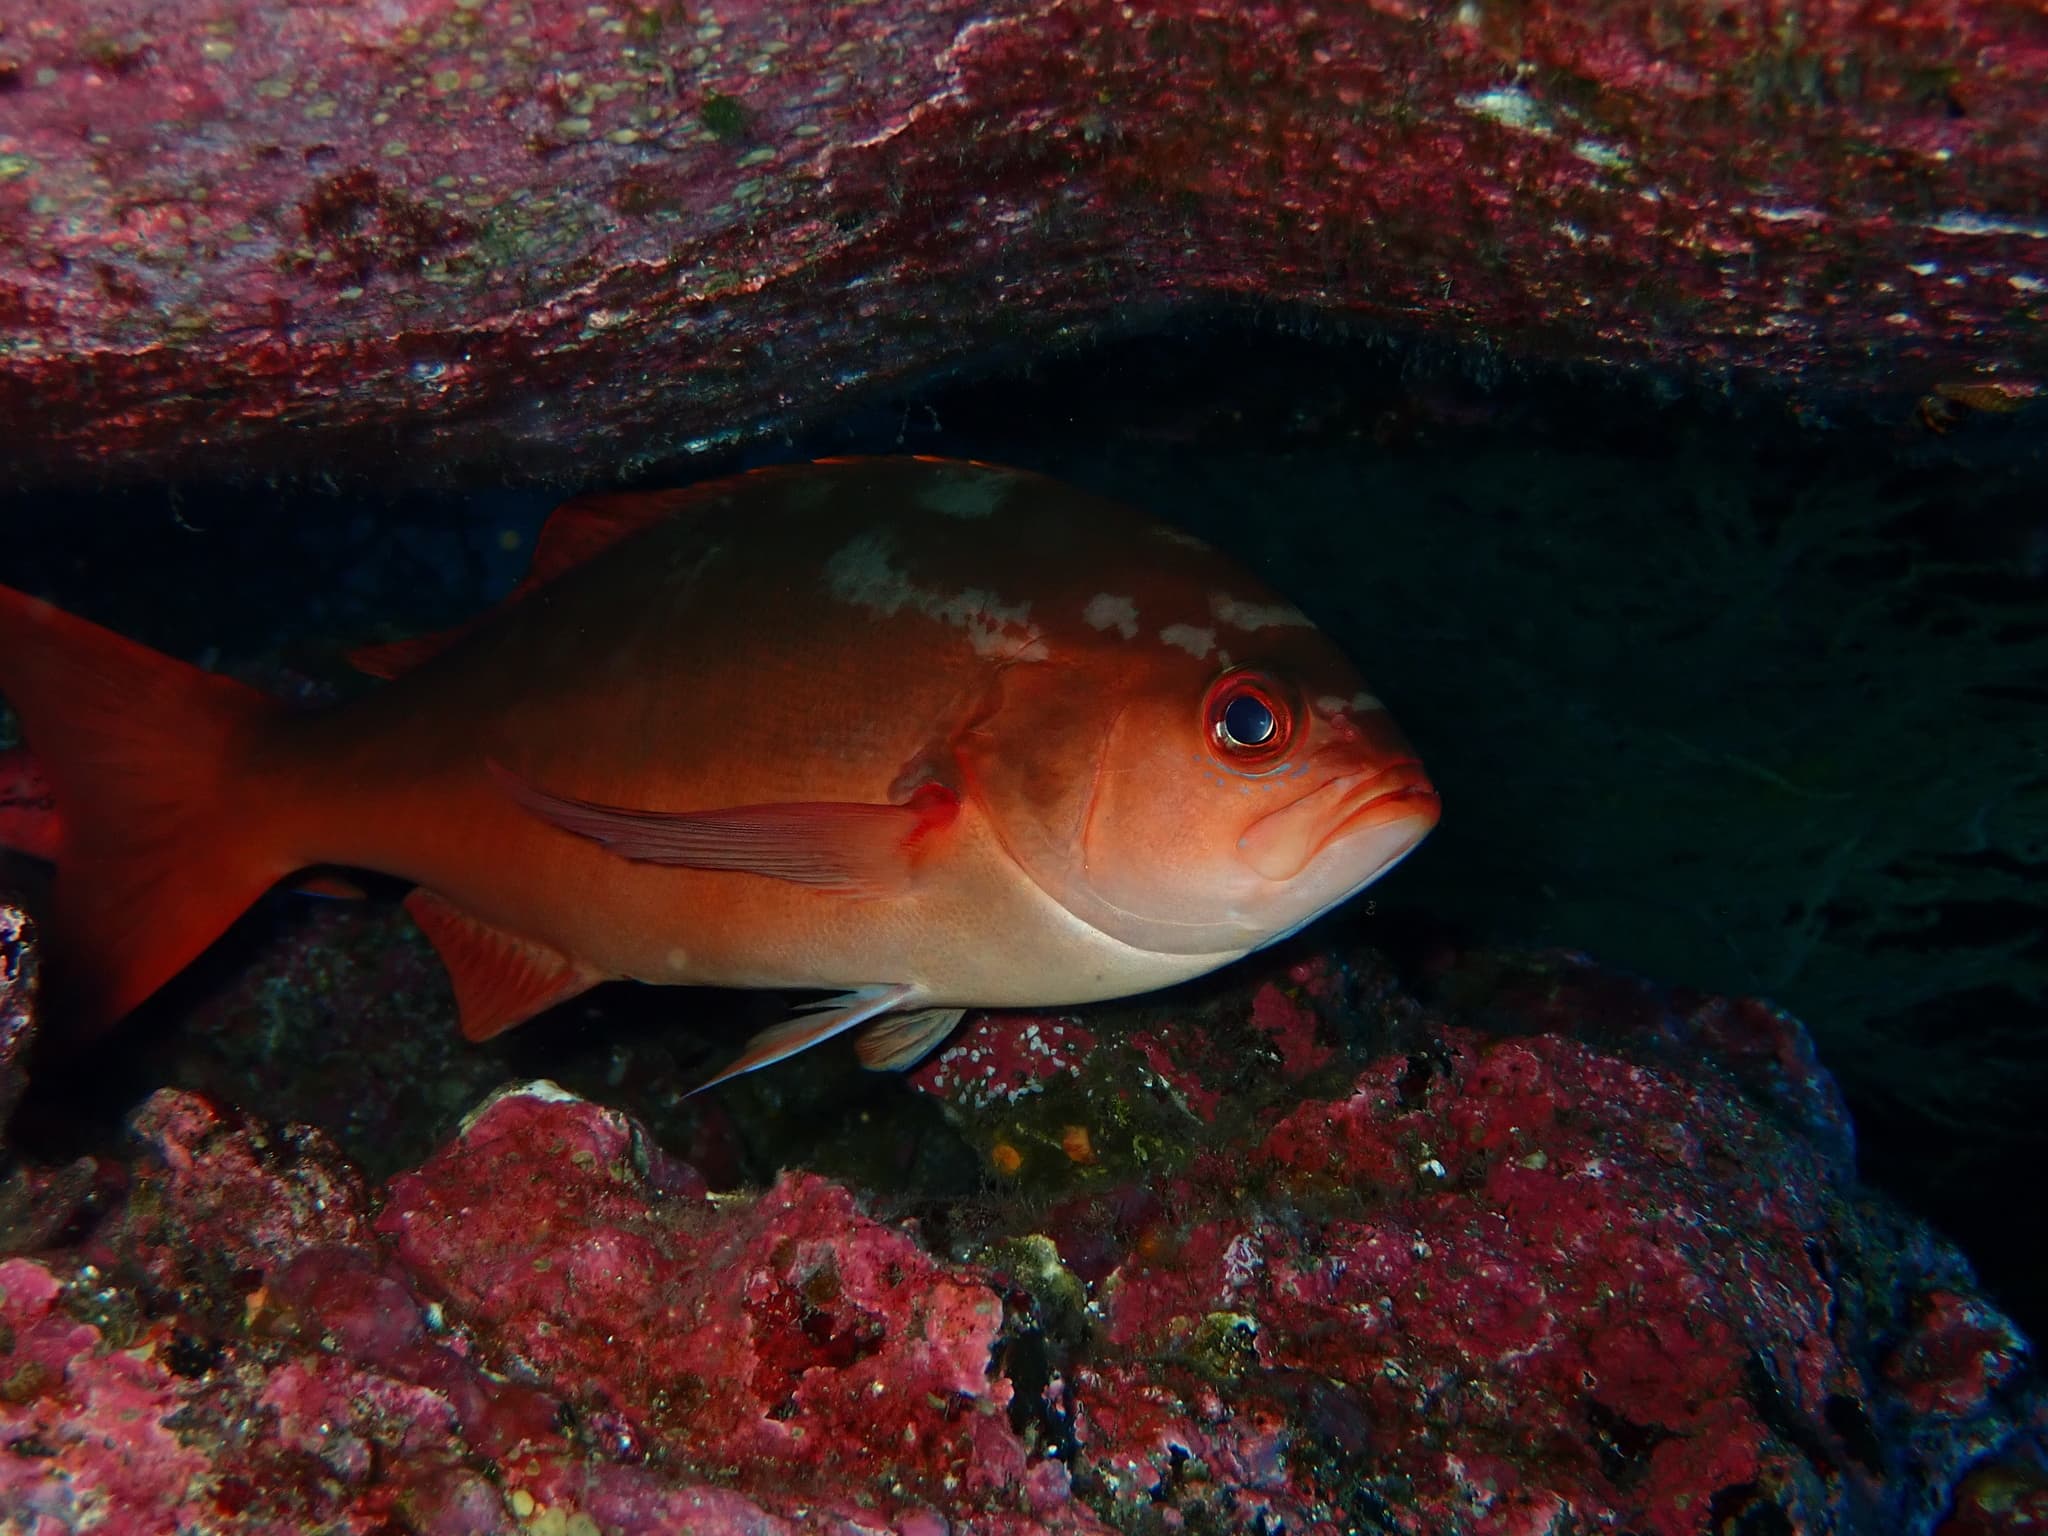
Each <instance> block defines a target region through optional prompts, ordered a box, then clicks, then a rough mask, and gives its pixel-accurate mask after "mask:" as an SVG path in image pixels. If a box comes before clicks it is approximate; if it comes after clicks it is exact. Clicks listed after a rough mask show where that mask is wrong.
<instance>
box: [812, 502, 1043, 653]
mask: <svg viewBox="0 0 2048 1536" xmlns="http://www.w3.org/2000/svg"><path fill="white" fill-rule="evenodd" d="M893 549H894V541H893V540H892V539H891V538H890V536H889V535H888V534H887V533H886V532H880V531H878V532H872V533H863V534H861V535H859V536H858V537H857V538H855V539H853V540H852V541H851V542H850V543H848V544H847V545H846V546H845V547H844V548H842V549H841V550H840V551H839V552H838V553H837V554H835V555H833V556H832V558H831V559H829V560H827V561H826V562H825V586H826V589H827V590H828V591H830V592H831V594H832V595H833V596H834V597H836V598H839V599H840V600H841V601H842V602H848V603H857V604H858V605H860V606H861V607H863V608H865V609H867V610H868V611H869V612H871V613H874V614H877V615H879V616H881V617H882V618H893V617H895V615H897V614H899V613H901V612H902V611H903V610H904V609H906V608H908V609H910V610H911V611H912V612H914V613H921V614H923V615H924V616H925V617H926V618H931V619H937V620H938V621H939V622H940V623H942V624H950V625H952V626H953V627H954V628H955V629H961V630H965V631H966V632H967V640H968V643H969V644H970V645H972V646H973V647H974V650H975V654H976V655H978V656H995V657H999V658H1001V659H1003V660H1005V661H1044V660H1046V659H1048V658H1049V657H1050V656H1051V654H1052V653H1051V652H1050V651H1049V650H1047V649H1046V644H1045V638H1044V636H1043V635H1042V634H1041V633H1040V632H1039V629H1038V626H1037V625H1035V624H1033V623H1032V622H1031V605H1030V604H1029V603H1005V602H1003V601H1002V600H1001V599H1000V598H998V597H997V596H996V595H995V594H994V593H993V592H984V591H983V590H982V589H981V588H979V587H969V588H968V589H967V590H966V591H964V592H954V593H946V592H941V591H940V590H939V589H937V588H936V587H926V586H920V585H919V584H918V583H917V582H916V581H914V580H912V579H911V576H910V573H909V572H908V571H906V570H904V569H903V568H902V567H901V566H899V565H896V564H894V563H893V562H892V561H891V560H890V558H889V556H890V554H891V553H892V551H893Z"/></svg>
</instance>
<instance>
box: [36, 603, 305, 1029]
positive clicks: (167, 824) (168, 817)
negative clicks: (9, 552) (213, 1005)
mask: <svg viewBox="0 0 2048 1536" xmlns="http://www.w3.org/2000/svg"><path fill="white" fill-rule="evenodd" d="M0 696H4V697H5V698H6V700H7V702H8V703H9V704H11V705H12V706H13V707H14V710H15V712H16V713H17V714H18V715H19V716H20V717H21V723H22V734H23V736H24V737H25V738H26V739H27V742H28V745H29V747H30V748H31V750H33V751H34V753H35V754H36V759H37V760H38V761H39V762H40V763H41V765H42V770H43V773H44V774H45V776H46V777H47V778H48V780H49V784H50V789H51V792H52V795H53V797H54V799H55V801H56V805H57V808H58V810H59V812H60V813H61V814H60V817H59V824H58V828H57V832H56V848H55V850H54V852H55V854H56V860H57V882H56V896H55V911H54V913H53V915H52V921H51V923H50V949H51V961H52V963H51V965H50V966H49V968H48V970H47V971H46V973H45V974H46V975H47V977H48V979H49V981H50V983H51V984H52V986H53V988H54V989H55V999H56V1006H57V1008H58V1010H59V1011H60V1012H62V1013H63V1014H65V1015H67V1018H66V1020H65V1022H66V1023H67V1024H69V1025H70V1027H72V1028H75V1029H83V1030H86V1031H96V1030H100V1029H103V1028H105V1027H106V1026H107V1025H109V1024H111V1023H113V1022H114V1021H115V1020H116V1019H118V1018H120V1017H121V1015H123V1014H125V1013H126V1012H128V1011H129V1009H131V1008H133V1007H134V1006H135V1005H136V1004H137V1003H140V1002H141V1001H142V1000H143V999H144V998H146V997H148V996H149V995H150V993H152V992H154V991H155V990H156V989H157V988H158V987H160V986H162V985H163V984H164V983H165V982H166V981H168V980H170V978H171V977H172V976H174V975H175V974H177V972H179V971H180V970H183V969H184V967H185V966H186V965H187V964H188V963H189V962H190V961H192V960H193V959H194V958H195V957H196V956H197V955H198V954H199V952H200V951H201V950H203V949H205V948H206V946H207V945H209V944H211V943H212V942H213V941H214V940H215V939H217V938H219V937H220V935H221V934H222V933H223V932H225V931H226V930H227V928H228V926H229V925H230V924H231V923H233V922H234V920H235V919H236V918H237V917H239V916H241V914H242V913H243V912H244V911H246V910H247V909H248V907H249V906H250V905H251V903H253V902H254V901H255V900H256V899H257V898H258V897H259V896H261V895H262V894H263V892H264V891H265V890H266V889H267V888H269V886H270V885H271V884H273V883H274V882H275V881H276V880H278V879H279V878H280V877H281V876H283V875H285V874H288V873H290V871H291V870H292V868H293V867H294V861H293V860H292V858H291V857H290V855H289V853H288V851H286V850H285V849H284V848H282V847H281V846H279V842H280V839H279V835H278V817H277V816H276V815H275V814H274V811H273V810H272V808H271V805H270V803H269V802H270V801H271V800H272V798H273V797H272V796H270V795H268V794H266V793H265V792H264V789H265V786H264V785H263V784H261V783H258V782H255V781H254V780H253V779H252V777H251V776H250V775H249V774H248V773H247V772H246V771H245V770H244V768H243V764H244V761H245V759H246V756H247V750H248V746H249V743H250V741H251V740H252V738H253V737H254V736H256V735H257V734H258V733H259V732H260V731H261V730H262V729H263V727H264V725H265V723H266V722H267V721H268V720H270V719H271V718H273V717H274V715H275V714H276V713H278V711H279V710H280V708H281V706H279V705H278V704H277V703H276V702H275V701H273V700H271V699H269V698H267V697H265V696H264V695H263V694H261V693H259V692H257V691H256V690H255V689H253V688H248V687H245V686H243V685H242V684H240V683H237V682H234V681H232V680H230V679H228V678H223V677H216V676H214V675H213V674H212V673H209V672H203V671H201V670H200V669H199V668H197V667H194V666H189V665H187V664H186V663H184V662H182V661H178V660H176V659H175V658H173V657H169V656H165V655H162V654H161V653H159V652H157V651H153V650H150V649H149V648H148V647H147V646H144V645H138V644H136V643H135V642H134V641H132V640H126V639H123V638H122V637H121V636H119V635H117V634H114V633H113V632H111V631H110V630H105V629H102V628H100V627H99V626H98V625H97V624H91V623H88V622H86V621H85V620H84V619H80V618H74V617H73V616H72V615H70V614H68V613H64V612H62V611H61V610H59V609H57V608H54V607H52V606H51V605H50V604H49V603H46V602H43V601H42V600H41V599H39V598H33V597H29V596H28V595H26V594H25V593H21V592H17V591H14V590H13V589H11V588H8V587H0Z"/></svg>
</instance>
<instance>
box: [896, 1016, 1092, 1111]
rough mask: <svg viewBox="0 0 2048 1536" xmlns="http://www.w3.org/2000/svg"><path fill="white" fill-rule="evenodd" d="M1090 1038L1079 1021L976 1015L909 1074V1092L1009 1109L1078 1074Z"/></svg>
mask: <svg viewBox="0 0 2048 1536" xmlns="http://www.w3.org/2000/svg"><path fill="white" fill-rule="evenodd" d="M1094 1049H1095V1036H1094V1034H1093V1033H1092V1032H1091V1031H1089V1030H1088V1029H1086V1028H1084V1027H1083V1026H1082V1024H1081V1023H1080V1021H1079V1020H1077V1019H1070V1018H1062V1017H1061V1016H1059V1015H1058V1014H1050V1013H995V1014H990V1013H982V1014H976V1015H974V1016H973V1017H972V1018H970V1019H969V1020H968V1021H967V1024H966V1026H965V1027H964V1028H963V1029H961V1031H960V1032H959V1033H958V1034H957V1035H955V1036H954V1037H953V1039H952V1041H951V1043H949V1044H948V1045H947V1046H946V1048H945V1049H944V1050H942V1051H940V1052H939V1053H938V1054H937V1055H936V1056H934V1057H932V1058H931V1060H929V1061H927V1062H925V1063H924V1064H923V1065H922V1066H920V1067H918V1069H917V1070H916V1071H914V1072H913V1073H911V1074H910V1078H909V1082H910V1085H911V1087H913V1088H915V1089H917V1091H918V1092H920V1093H928V1094H931V1095H932V1096H933V1097H934V1098H939V1099H949V1100H957V1101H959V1102H960V1103H963V1104H967V1105H970V1106H972V1107H974V1108H976V1109H984V1108H987V1107H988V1106H989V1105H992V1104H1014V1103H1016V1102H1017V1101H1018V1100H1019V1099H1021V1098H1023V1097H1025V1096H1026V1095H1027V1094H1032V1093H1039V1092H1042V1091H1043V1090H1044V1089H1045V1086H1046V1084H1048V1083H1050V1082H1052V1081H1054V1080H1055V1079H1058V1078H1062V1077H1072V1076H1074V1075H1075V1074H1076V1073H1078V1072H1079V1071H1080V1070H1081V1067H1082V1065H1083V1063H1085V1062H1086V1061H1087V1059H1088V1055H1089V1052H1091V1051H1093V1050H1094Z"/></svg>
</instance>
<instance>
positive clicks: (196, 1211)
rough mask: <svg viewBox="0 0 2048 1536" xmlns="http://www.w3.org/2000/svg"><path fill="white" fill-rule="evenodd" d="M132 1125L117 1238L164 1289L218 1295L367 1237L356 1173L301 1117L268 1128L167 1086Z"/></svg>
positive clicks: (364, 1199)
mask: <svg viewBox="0 0 2048 1536" xmlns="http://www.w3.org/2000/svg"><path fill="white" fill-rule="evenodd" d="M130 1123H131V1126H132V1129H133V1131H134V1134H135V1136H136V1137H137V1139H138V1140H140V1141H141V1142H142V1144H143V1146H144V1147H145V1149H146V1155H145V1158H144V1160H143V1162H142V1163H141V1165H140V1167H139V1168H138V1170H137V1174H136V1178H137V1184H138V1188H137V1190H136V1192H135V1194H134V1196H133V1198H131V1199H130V1201H129V1202H128V1205H127V1207H126V1210H125V1211H124V1213H123V1216H122V1221H123V1222H124V1223H126V1224H128V1225H129V1226H130V1227H131V1231H130V1233H129V1235H128V1237H127V1238H126V1239H125V1245H126V1246H127V1247H129V1248H130V1250H131V1251H136V1252H141V1253H146V1254H147V1255H148V1260H147V1263H148V1267H149V1270H150V1277H151V1280H152V1282H153V1283H154V1284H156V1285H158V1286H160V1287H162V1288H164V1289H165V1290H171V1291H177V1290H184V1291H189V1292H190V1293H191V1294H193V1295H195V1296H196V1295H200V1294H205V1295H209V1296H211V1297H213V1298H215V1300H216V1302H217V1303H220V1302H221V1301H222V1298H223V1296H224V1293H232V1292H234V1291H236V1290H240V1291H245V1292H246V1291H250V1290H253V1289H255V1288H256V1287H257V1286H258V1285H259V1284H260V1283H261V1282H262V1278H263V1276H264V1275H266V1274H268V1273H272V1272H275V1271H277V1270H280V1269H282V1268H283V1267H284V1266H285V1265H287V1264H289V1263H290V1262H291V1261H292V1260H293V1259H295V1258H296V1257H298V1256H299V1255H300V1254H302V1253H305V1252H306V1251H308V1250H309V1249H312V1248H315V1247H320V1246H326V1245H336V1244H338V1245H342V1246H348V1245H353V1244H356V1243H360V1242H361V1241H363V1240H364V1239H365V1238H367V1237H368V1235H369V1226H368V1217H369V1191H368V1189H367V1188H366V1187H365V1186H364V1184H363V1180H362V1176H361V1175H360V1174H359V1173H357V1172H356V1170H355V1169H354V1168H353V1167H351V1166H350V1165H349V1164H348V1163H347V1162H346V1161H345V1160H344V1159H343V1158H342V1156H341V1154H340V1152H339V1151H337V1150H336V1149H335V1147H334V1145H333V1143H332V1142H330V1141H329V1140H328V1139H327V1138H326V1137H325V1136H324V1135H323V1134H321V1133H320V1132H319V1131H317V1130H314V1129H313V1128H312V1127H310V1126H286V1127H283V1128H281V1129H277V1128H272V1127H269V1126H265V1125H263V1124H261V1123H259V1122H255V1121H252V1120H249V1119H247V1118H245V1117H244V1116H241V1115H239V1114H236V1113H233V1112H231V1111H228V1110H224V1109H221V1108H220V1107H219V1106H217V1105H215V1104H213V1103H211V1102H210V1101H208V1100H206V1099H203V1098H201V1097H199V1096H198V1095H196V1094H190V1093H183V1092H180V1091H178V1090H176V1089H171V1088H166V1089H162V1090H159V1091H158V1092H157V1093H156V1094H155V1095H153V1096H152V1097H151V1098H150V1099H149V1101H148V1102H147V1103H145V1104H144V1105H143V1106H142V1107H141V1108H140V1109H139V1110H137V1111H136V1113H135V1115H134V1117H133V1118H132V1120H131V1122H130ZM223 1304H224V1303H223Z"/></svg>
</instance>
